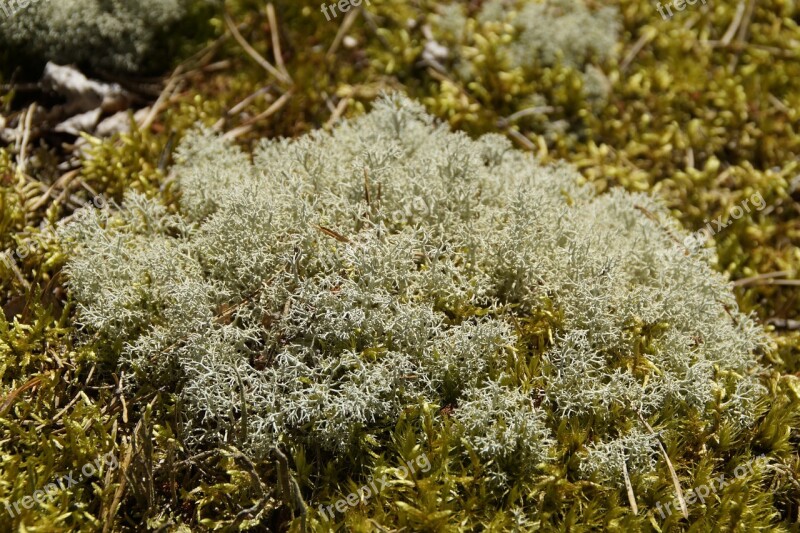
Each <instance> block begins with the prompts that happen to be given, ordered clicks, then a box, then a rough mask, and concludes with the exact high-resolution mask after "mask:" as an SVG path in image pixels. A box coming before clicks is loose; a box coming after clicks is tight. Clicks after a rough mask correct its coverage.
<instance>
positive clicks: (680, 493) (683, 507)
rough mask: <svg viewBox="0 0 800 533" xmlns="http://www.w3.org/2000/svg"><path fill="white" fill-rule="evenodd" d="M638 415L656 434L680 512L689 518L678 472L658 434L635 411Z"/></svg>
mask: <svg viewBox="0 0 800 533" xmlns="http://www.w3.org/2000/svg"><path fill="white" fill-rule="evenodd" d="M637 414H638V415H639V420H641V421H642V424H644V427H646V428H647V431H649V432H650V434H651V435H656V443H657V444H658V449H659V450H661V455H663V456H664V461H666V462H667V468H668V469H669V474H670V476H671V477H672V484H673V485H674V486H675V492H676V493H677V494H678V501H679V502H680V504H681V513H682V514H683V517H684V518H686V519H688V518H689V511H688V510H687V509H686V500H684V499H683V490H681V482H680V480H679V479H678V474H677V472H675V467H673V466H672V461H670V460H669V455H667V450H665V449H664V446H663V445H662V444H661V439H660V438H658V435H657V434H656V432H655V431H653V428H652V426H650V424H648V423H647V420H645V419H644V417H643V416H642V413H637Z"/></svg>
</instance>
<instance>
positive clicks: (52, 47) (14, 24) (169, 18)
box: [0, 0, 217, 72]
mask: <svg viewBox="0 0 800 533" xmlns="http://www.w3.org/2000/svg"><path fill="white" fill-rule="evenodd" d="M213 3H217V0H200V1H199V2H195V3H194V4H196V5H195V6H192V4H193V3H192V2H190V1H189V0H140V1H137V2H132V1H129V0H113V1H105V0H58V1H54V0H32V1H30V2H28V5H27V6H26V7H21V8H19V9H18V10H16V11H15V12H14V13H13V14H12V15H11V16H8V17H5V16H2V17H0V45H2V46H3V47H4V48H11V49H14V50H15V51H17V52H22V53H25V54H27V55H32V56H35V57H40V58H42V59H46V60H50V61H54V62H57V63H61V64H67V63H79V64H84V63H86V64H89V65H91V66H92V67H94V68H101V69H107V70H111V71H115V72H135V71H138V70H139V69H140V68H142V67H144V66H145V64H146V62H147V61H149V60H150V59H153V56H154V55H155V53H156V52H158V51H159V50H161V49H163V46H164V43H163V42H160V39H163V38H165V37H166V35H167V34H168V32H169V31H170V29H171V28H172V27H173V25H174V24H176V23H177V22H179V21H181V20H182V19H183V18H185V17H186V16H187V15H188V14H189V12H190V10H191V9H192V8H193V7H194V8H196V7H197V4H203V5H205V4H209V5H210V4H213Z"/></svg>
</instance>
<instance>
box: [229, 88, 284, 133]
mask: <svg viewBox="0 0 800 533" xmlns="http://www.w3.org/2000/svg"><path fill="white" fill-rule="evenodd" d="M292 94H293V91H292V90H289V91H287V92H286V93H284V94H283V95H282V96H281V97H280V98H278V99H277V100H275V102H274V103H273V104H272V105H271V106H269V107H268V108H267V109H266V111H264V112H263V113H259V114H258V115H256V116H254V117H253V118H251V119H248V120H246V121H245V122H244V123H242V125H241V126H239V127H238V128H234V129H232V130H231V131H229V132H227V133H226V134H225V135H223V137H225V138H226V139H237V138H239V137H241V136H242V135H244V134H245V133H247V132H248V131H250V130H251V129H253V124H255V123H256V122H259V121H261V120H264V119H265V118H269V117H271V116H272V115H274V114H275V113H277V112H278V111H280V110H281V108H282V107H283V106H285V105H286V102H288V101H289V99H290V98H291V97H292Z"/></svg>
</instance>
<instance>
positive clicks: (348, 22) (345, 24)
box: [326, 9, 361, 57]
mask: <svg viewBox="0 0 800 533" xmlns="http://www.w3.org/2000/svg"><path fill="white" fill-rule="evenodd" d="M359 13H361V10H360V9H356V10H355V11H351V12H349V13H348V14H347V15H346V16H345V17H344V20H343V21H342V25H341V26H339V31H338V32H337V33H336V38H334V39H333V44H331V47H330V48H329V49H328V53H327V54H326V56H327V57H331V56H332V55H333V54H335V53H336V50H338V49H339V45H341V44H342V40H343V39H344V36H345V35H347V32H348V31H350V28H352V27H353V24H354V23H355V21H356V18H357V17H358V14H359Z"/></svg>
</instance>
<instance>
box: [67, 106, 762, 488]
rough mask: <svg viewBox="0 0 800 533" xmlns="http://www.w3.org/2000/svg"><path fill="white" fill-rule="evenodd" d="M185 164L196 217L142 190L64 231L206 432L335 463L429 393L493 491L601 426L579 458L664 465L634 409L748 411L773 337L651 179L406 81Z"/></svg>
mask: <svg viewBox="0 0 800 533" xmlns="http://www.w3.org/2000/svg"><path fill="white" fill-rule="evenodd" d="M179 159H180V160H181V161H182V162H180V163H179V164H178V165H177V167H176V168H175V169H174V178H175V180H176V182H177V184H178V185H179V187H180V188H181V190H182V192H183V196H182V199H181V204H180V206H179V214H170V213H169V211H168V210H167V209H166V208H165V207H164V206H163V205H161V204H160V203H159V202H158V201H156V200H148V199H145V198H144V197H142V196H137V195H135V194H131V195H129V196H128V197H127V200H126V203H125V205H124V208H123V209H121V210H119V211H118V212H113V211H112V212H109V211H97V210H95V211H92V212H89V213H85V214H83V215H82V216H81V217H78V220H77V221H76V222H73V223H71V224H70V225H69V226H68V227H67V228H66V229H65V230H64V231H65V233H64V235H65V237H66V238H67V239H68V240H70V241H72V242H74V244H75V247H74V251H73V258H72V259H71V261H70V262H69V264H68V266H67V273H68V277H69V280H70V282H69V284H70V287H71V290H72V293H73V294H74V297H75V299H76V300H77V303H78V307H79V319H80V321H81V322H82V324H83V326H84V327H85V328H86V329H87V330H88V331H89V332H99V334H100V335H101V337H102V338H105V339H107V340H109V341H110V342H111V343H112V344H114V343H116V344H115V345H116V347H117V348H116V349H117V350H118V351H119V353H120V362H121V365H123V367H125V368H128V369H133V370H134V371H135V375H136V377H137V383H139V384H144V383H148V384H149V385H153V384H155V385H158V386H162V385H169V386H173V387H177V389H176V390H180V394H181V395H182V396H183V397H184V399H185V400H186V401H187V402H188V403H189V404H190V405H191V406H193V408H194V409H193V412H194V413H196V419H195V420H193V421H192V423H193V427H194V428H195V431H194V433H193V435H194V438H195V441H200V440H202V441H206V442H208V441H211V442H222V441H233V442H235V443H236V444H238V445H240V446H243V447H245V448H246V449H249V450H251V451H255V452H258V451H259V450H264V449H265V448H268V447H269V446H271V445H272V444H274V443H276V442H278V440H279V439H280V440H282V441H284V442H286V441H288V442H295V443H304V442H305V443H308V442H313V443H314V444H315V445H321V446H323V447H325V448H327V449H329V450H331V451H333V452H335V453H340V454H343V453H345V452H346V451H347V449H348V448H349V447H350V446H352V445H353V443H354V442H356V441H357V440H358V439H359V438H360V437H362V436H364V435H365V434H368V433H370V432H372V431H379V430H380V428H382V427H386V426H387V425H392V424H393V423H394V422H396V420H397V419H398V417H399V416H400V414H401V413H402V412H403V410H404V409H406V408H408V407H409V406H413V405H416V404H418V403H419V402H421V401H426V402H433V403H435V404H437V405H440V406H443V407H444V406H450V407H452V414H453V415H452V416H453V418H454V420H455V422H456V424H457V427H459V428H460V433H459V435H460V436H461V438H460V440H459V442H460V443H461V444H460V445H463V446H464V447H465V448H464V449H465V452H466V451H474V452H475V453H476V454H477V455H478V456H479V457H480V458H481V459H483V460H484V461H486V462H487V463H489V462H491V466H490V473H491V474H492V475H494V476H497V477H498V480H499V481H501V482H502V481H503V480H504V479H505V478H506V476H508V475H521V474H526V473H528V472H530V471H532V469H534V468H535V467H536V466H537V465H541V464H542V463H546V462H547V461H548V459H549V458H550V456H551V448H552V439H553V437H552V435H554V429H555V428H556V427H557V426H558V425H559V423H560V421H562V420H563V419H566V418H569V419H574V420H587V419H590V420H592V424H593V426H592V427H593V439H594V444H593V445H592V446H590V449H588V450H586V453H585V455H584V460H583V466H582V471H584V472H586V473H587V475H589V474H592V473H595V472H596V473H598V474H600V475H602V476H606V477H609V478H612V479H613V480H614V481H615V482H618V481H619V480H620V479H621V478H619V477H617V476H618V473H619V470H620V469H621V465H622V464H623V463H622V461H625V462H626V464H627V468H628V470H629V471H630V472H631V474H634V473H637V472H642V471H647V470H648V469H650V468H652V465H653V464H654V461H655V458H656V457H657V456H656V449H657V448H656V439H655V438H654V437H652V436H651V435H649V434H648V433H647V431H646V430H645V428H644V427H643V426H642V424H641V422H640V418H639V415H640V414H641V415H642V416H644V417H647V416H650V415H652V414H654V413H656V412H659V411H661V410H668V411H670V412H674V413H676V416H686V417H689V416H692V417H695V418H699V419H700V420H704V421H706V422H707V423H711V422H712V421H713V420H714V417H715V414H716V413H717V412H718V411H721V412H722V415H723V416H724V417H727V418H728V420H729V421H730V422H731V423H732V424H736V425H741V426H746V425H748V424H750V423H751V422H752V414H753V412H754V411H753V402H754V401H755V400H756V399H757V397H758V396H759V394H761V392H762V388H761V387H760V385H758V384H757V381H756V379H755V377H753V373H754V371H756V370H757V368H758V367H757V365H756V353H757V352H758V350H760V349H761V347H762V346H763V344H764V338H763V336H762V333H761V331H760V330H759V329H758V328H757V327H756V325H755V324H754V322H753V321H752V320H751V319H750V318H749V317H747V316H744V315H742V314H741V313H739V312H738V311H737V307H736V302H735V300H734V298H733V296H732V294H731V292H730V289H729V287H728V285H727V283H726V281H725V279H724V278H723V277H722V276H720V275H719V274H717V273H715V272H714V271H713V270H712V268H711V266H710V265H709V260H710V259H709V258H710V255H709V254H708V253H707V252H705V251H702V250H701V251H689V250H686V249H685V248H683V247H682V246H681V245H679V244H676V243H678V242H681V241H683V238H684V237H685V234H684V232H683V230H681V229H680V228H679V226H678V225H677V223H676V222H674V221H673V220H672V219H671V218H669V216H668V215H667V214H666V213H665V210H664V209H662V207H661V206H660V205H658V204H657V203H656V202H654V201H653V200H652V199H651V198H650V197H648V196H646V195H634V194H628V193H625V192H622V191H621V190H617V191H612V192H611V193H610V194H606V195H603V196H595V195H594V194H593V192H592V191H591V190H590V189H589V188H588V187H585V186H582V185H581V184H580V183H579V176H578V175H577V174H576V173H575V172H574V171H573V170H572V169H570V168H568V167H566V166H555V167H542V166H540V165H539V164H537V162H536V161H535V160H534V159H533V158H532V157H531V156H529V155H527V154H524V153H522V152H519V151H516V150H513V149H512V147H511V146H510V144H509V143H508V141H507V140H505V139H504V138H502V137H500V136H497V135H488V136H484V137H482V138H480V139H478V140H471V139H470V138H468V137H467V136H466V135H464V134H462V133H453V132H450V131H449V130H448V128H447V127H446V126H443V125H438V124H436V123H435V122H434V121H433V119H432V118H431V117H429V116H427V115H426V114H425V113H424V111H423V110H422V108H421V107H420V106H419V105H417V104H415V103H412V102H410V101H408V100H406V99H405V98H402V97H389V98H384V99H382V100H380V101H379V102H377V104H376V105H375V108H374V110H373V111H372V112H371V113H369V114H367V115H365V116H363V117H360V118H358V119H354V120H351V121H349V122H345V123H343V124H341V125H340V126H339V127H337V128H335V129H334V131H333V132H332V133H325V132H321V131H318V132H314V133H312V134H309V135H306V136H303V137H301V138H299V139H296V140H265V141H263V142H262V144H261V146H260V147H259V149H258V150H257V152H256V154H255V156H254V158H253V162H251V160H250V159H249V158H248V157H247V156H246V155H245V154H244V153H243V152H240V151H239V150H238V149H236V148H234V147H232V146H229V145H227V144H226V142H225V141H223V140H221V139H219V138H217V137H214V136H212V135H210V134H208V133H206V132H198V133H197V134H195V135H194V136H192V137H191V138H190V139H189V140H188V141H187V142H185V143H184V145H183V146H182V148H181V149H180V150H179ZM543 317H549V318H547V319H544V318H543ZM541 320H545V321H548V320H549V322H548V323H549V324H550V325H551V327H552V332H553V334H552V338H550V335H544V340H543V341H542V343H539V344H538V345H536V346H534V344H536V343H534V342H533V341H532V340H531V335H530V329H529V326H530V324H532V323H534V322H537V321H541ZM537 323H538V322H537ZM534 363H535V364H534ZM520 369H535V372H533V373H532V374H529V373H526V372H523V371H521V370H520ZM587 417H588V418H587ZM630 443H638V444H639V445H637V446H636V447H635V449H632V448H631V447H630V446H629V444H630ZM521 465H522V466H521Z"/></svg>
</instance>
